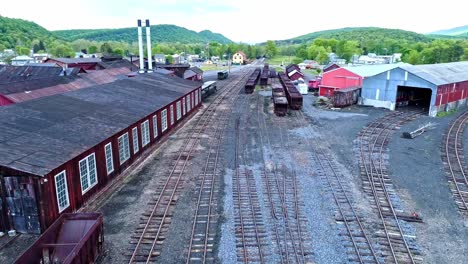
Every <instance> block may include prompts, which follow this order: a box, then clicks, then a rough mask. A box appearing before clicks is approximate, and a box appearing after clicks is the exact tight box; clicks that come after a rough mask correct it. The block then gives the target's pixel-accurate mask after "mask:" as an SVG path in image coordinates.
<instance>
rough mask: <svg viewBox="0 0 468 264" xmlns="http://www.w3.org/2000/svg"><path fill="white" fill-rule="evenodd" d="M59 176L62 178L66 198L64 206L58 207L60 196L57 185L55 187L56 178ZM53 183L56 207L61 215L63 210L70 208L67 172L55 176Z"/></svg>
mask: <svg viewBox="0 0 468 264" xmlns="http://www.w3.org/2000/svg"><path fill="white" fill-rule="evenodd" d="M60 176H63V181H64V187H65V190H64V191H65V196H64V197H65V198H66V204H64V205H63V206H60V196H59V190H58V185H57V178H58V177H60ZM54 181H55V195H56V196H57V207H58V210H59V213H61V212H63V210H65V209H67V208H68V207H69V206H70V197H69V196H68V184H67V172H66V171H65V170H63V171H61V172H60V173H58V174H57V175H55V176H54Z"/></svg>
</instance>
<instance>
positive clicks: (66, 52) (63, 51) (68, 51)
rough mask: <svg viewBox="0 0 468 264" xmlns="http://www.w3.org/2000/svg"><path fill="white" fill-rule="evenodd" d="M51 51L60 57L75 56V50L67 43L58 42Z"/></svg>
mask: <svg viewBox="0 0 468 264" xmlns="http://www.w3.org/2000/svg"><path fill="white" fill-rule="evenodd" d="M50 52H51V53H52V55H54V56H55V57H59V58H66V57H71V58H73V57H75V51H73V49H72V48H71V47H70V46H68V45H66V44H58V45H56V46H54V47H53V48H52V49H51V50H50Z"/></svg>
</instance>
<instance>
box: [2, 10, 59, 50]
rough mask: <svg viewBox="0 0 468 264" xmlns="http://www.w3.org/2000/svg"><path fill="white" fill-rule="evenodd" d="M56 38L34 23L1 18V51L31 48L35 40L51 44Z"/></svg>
mask: <svg viewBox="0 0 468 264" xmlns="http://www.w3.org/2000/svg"><path fill="white" fill-rule="evenodd" d="M55 38H56V37H55V36H54V34H52V33H51V32H50V31H48V30H47V29H45V28H43V27H41V26H39V25H38V24H36V23H34V22H30V21H26V20H22V19H14V18H8V17H2V16H0V50H3V49H5V48H15V47H17V46H24V47H29V46H31V44H32V42H33V41H35V40H36V41H43V42H50V41H52V40H54V39H55Z"/></svg>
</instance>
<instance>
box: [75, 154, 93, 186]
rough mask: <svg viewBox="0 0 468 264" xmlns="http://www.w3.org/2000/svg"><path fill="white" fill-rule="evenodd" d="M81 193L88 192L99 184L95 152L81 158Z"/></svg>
mask: <svg viewBox="0 0 468 264" xmlns="http://www.w3.org/2000/svg"><path fill="white" fill-rule="evenodd" d="M79 166H80V180H81V193H85V192H87V191H88V190H89V189H91V188H92V187H93V186H94V185H96V184H97V176H96V157H95V156H94V153H93V154H91V155H89V156H87V157H86V158H84V159H82V160H80V162H79Z"/></svg>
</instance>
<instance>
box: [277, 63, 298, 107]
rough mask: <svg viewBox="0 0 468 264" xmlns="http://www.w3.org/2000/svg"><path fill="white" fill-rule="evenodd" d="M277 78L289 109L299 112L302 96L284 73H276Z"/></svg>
mask: <svg viewBox="0 0 468 264" xmlns="http://www.w3.org/2000/svg"><path fill="white" fill-rule="evenodd" d="M278 77H279V79H280V82H281V84H282V85H283V87H284V91H285V93H286V98H287V99H288V103H289V108H291V109H292V110H300V109H301V108H302V104H303V97H302V94H300V93H299V91H298V90H297V89H296V87H295V86H294V84H293V83H292V82H291V80H290V79H289V78H288V77H287V76H286V74H285V73H284V72H280V73H278Z"/></svg>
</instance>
